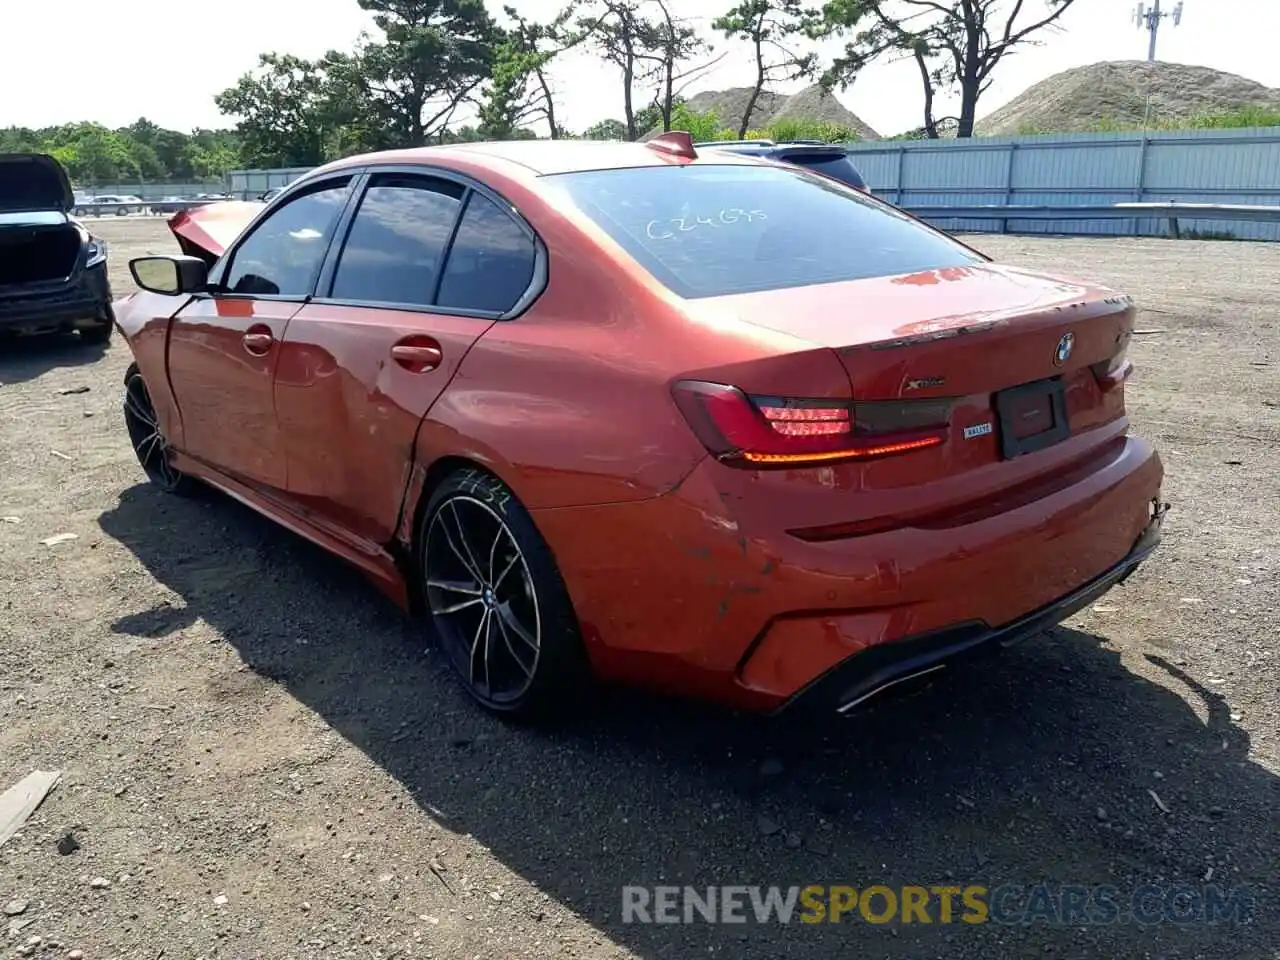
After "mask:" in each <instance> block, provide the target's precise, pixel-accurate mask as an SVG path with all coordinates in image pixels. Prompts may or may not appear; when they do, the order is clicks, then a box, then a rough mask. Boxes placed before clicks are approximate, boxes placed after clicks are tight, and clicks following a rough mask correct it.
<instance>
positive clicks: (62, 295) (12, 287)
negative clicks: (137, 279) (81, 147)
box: [0, 153, 115, 343]
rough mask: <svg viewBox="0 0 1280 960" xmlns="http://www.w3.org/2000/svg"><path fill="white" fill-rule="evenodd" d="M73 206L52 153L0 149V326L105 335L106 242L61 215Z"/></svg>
mask: <svg viewBox="0 0 1280 960" xmlns="http://www.w3.org/2000/svg"><path fill="white" fill-rule="evenodd" d="M74 206H75V196H74V195H73V194H72V192H71V182H70V181H69V180H68V179H67V173H66V171H65V170H63V169H62V166H61V165H60V164H59V163H58V161H57V160H55V159H53V157H50V156H46V155H45V154H39V153H0V334H4V333H43V332H53V331H66V330H78V331H80V339H81V340H84V341H85V342H87V343H105V342H106V341H107V340H108V339H110V337H111V329H112V327H113V326H114V324H115V317H114V315H113V314H112V311H111V285H110V283H108V281H107V246H106V244H105V243H104V242H103V241H102V240H100V239H98V238H97V237H94V236H93V235H92V234H90V233H89V231H88V230H86V229H85V227H84V225H83V224H81V223H80V222H79V221H77V220H74V219H72V218H71V217H70V216H69V215H68V211H69V210H71V209H72V208H73V207H74Z"/></svg>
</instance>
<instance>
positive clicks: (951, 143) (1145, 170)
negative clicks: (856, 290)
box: [227, 127, 1280, 240]
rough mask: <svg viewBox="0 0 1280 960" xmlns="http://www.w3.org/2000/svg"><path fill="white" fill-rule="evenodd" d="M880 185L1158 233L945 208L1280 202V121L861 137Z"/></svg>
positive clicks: (1158, 227)
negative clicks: (961, 136) (1231, 126)
mask: <svg viewBox="0 0 1280 960" xmlns="http://www.w3.org/2000/svg"><path fill="white" fill-rule="evenodd" d="M850 148H851V149H852V150H853V151H854V153H855V162H856V163H857V164H858V167H859V169H860V170H861V171H862V174H863V176H864V177H865V178H866V180H867V183H868V185H869V186H870V187H871V189H872V191H873V192H874V193H876V194H877V195H879V196H882V197H884V198H885V199H886V200H888V201H890V202H891V203H895V204H897V205H898V206H901V207H904V208H906V209H907V210H919V211H925V210H927V211H929V219H930V220H931V221H932V222H934V223H936V224H937V225H938V226H940V227H942V228H943V229H945V230H951V231H955V232H965V231H974V232H1009V233H1053V234H1093V235H1103V236H1155V235H1160V234H1163V233H1165V232H1167V231H1168V230H1169V227H1170V224H1169V221H1168V219H1167V218H1166V217H1161V216H1147V217H1136V216H1135V217H1133V218H1120V217H1117V216H1114V215H1113V216H1108V217H1107V218H1105V219H1096V220H1090V219H1082V218H1080V217H1078V216H1073V217H1070V218H1065V219H1053V218H1045V217H1037V218H1035V219H1028V218H1022V219H1019V218H998V219H997V218H980V219H973V218H971V219H958V218H943V217H939V216H938V213H939V210H938V208H940V207H970V208H972V207H975V206H989V205H1001V206H1013V207H1018V206H1021V207H1038V208H1045V207H1076V206H1082V207H1089V206H1093V207H1097V206H1101V205H1111V204H1117V203H1148V202H1165V203H1168V202H1175V203H1210V204H1246V205H1249V204H1269V205H1277V204H1280V127H1274V128H1265V129H1254V130H1176V131H1169V132H1149V133H1145V134H1143V133H1133V132H1129V133H1075V134H1047V135H1043V136H1028V137H991V138H985V137H984V138H976V139H971V140H893V141H885V140H879V141H868V142H864V143H854V144H850ZM306 172H307V171H306V169H305V168H294V169H281V170H237V171H233V172H232V173H229V174H228V175H227V178H228V186H229V189H230V191H231V193H232V194H233V195H235V196H239V197H243V198H245V199H253V198H254V197H257V196H258V195H260V194H262V193H263V192H265V191H266V190H269V189H271V188H272V187H279V186H284V185H285V184H287V183H289V182H291V181H292V180H295V179H297V178H298V177H299V176H301V175H302V174H304V173H306ZM1178 226H1179V228H1180V230H1181V232H1182V235H1183V236H1197V235H1213V236H1230V237H1237V238H1239V239H1245V240H1280V222H1275V221H1272V222H1265V221H1262V220H1259V221H1256V222H1241V221H1240V220H1239V219H1236V218H1233V219H1230V220H1214V219H1210V218H1198V217H1187V216H1180V217H1179V223H1178Z"/></svg>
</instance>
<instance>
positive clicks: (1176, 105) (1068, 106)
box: [975, 60, 1280, 136]
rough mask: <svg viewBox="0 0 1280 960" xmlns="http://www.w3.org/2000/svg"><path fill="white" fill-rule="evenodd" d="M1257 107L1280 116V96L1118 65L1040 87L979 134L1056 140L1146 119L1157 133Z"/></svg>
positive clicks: (1207, 71)
mask: <svg viewBox="0 0 1280 960" xmlns="http://www.w3.org/2000/svg"><path fill="white" fill-rule="evenodd" d="M1148 96H1149V97H1150V110H1149V112H1148V106H1147V98H1148ZM1251 106H1257V107H1264V108H1272V109H1280V90H1272V89H1271V88H1269V87H1264V86H1263V85H1262V84H1260V83H1255V82H1254V81H1252V80H1247V79H1245V78H1244V77H1238V76H1236V75H1235V74H1233V73H1223V72H1222V71H1221V70H1213V69H1211V68H1209V67H1196V66H1191V65H1190V64H1185V63H1159V62H1157V63H1148V62H1146V61H1144V60H1117V61H1110V62H1104V63H1094V64H1090V65H1088V66H1085V67H1075V68H1074V69H1071V70H1066V71H1063V72H1062V73H1057V74H1054V75H1053V76H1052V77H1049V78H1048V79H1047V80H1041V81H1040V82H1039V83H1037V84H1035V86H1032V87H1029V88H1028V89H1027V90H1025V91H1024V92H1023V93H1022V94H1020V95H1019V96H1017V97H1015V98H1014V99H1013V100H1011V101H1010V102H1009V103H1007V104H1005V105H1004V106H1003V107H1001V108H1000V109H999V110H997V111H995V112H994V113H992V114H991V115H990V116H988V117H984V118H983V119H981V120H979V121H978V123H977V125H976V129H975V133H977V134H978V135H980V136H1013V135H1015V134H1019V133H1029V132H1045V133H1056V132H1066V131H1072V130H1092V129H1096V128H1097V127H1098V126H1099V125H1100V124H1106V125H1111V124H1114V125H1116V126H1118V127H1122V128H1123V127H1141V126H1142V123H1143V117H1144V116H1146V118H1147V123H1148V124H1149V125H1150V126H1158V125H1162V124H1169V123H1176V122H1179V121H1187V120H1191V119H1194V118H1195V117H1201V116H1206V115H1213V114H1223V113H1230V112H1232V111H1234V110H1239V109H1240V108H1242V107H1251Z"/></svg>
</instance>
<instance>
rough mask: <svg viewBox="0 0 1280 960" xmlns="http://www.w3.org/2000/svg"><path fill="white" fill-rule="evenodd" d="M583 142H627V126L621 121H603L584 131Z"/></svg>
mask: <svg viewBox="0 0 1280 960" xmlns="http://www.w3.org/2000/svg"><path fill="white" fill-rule="evenodd" d="M582 139H583V140H625V139H627V125H626V124H625V123H623V122H622V121H621V120H613V119H609V120H601V121H599V122H598V123H593V124H592V125H591V126H589V127H587V129H586V130H584V131H582Z"/></svg>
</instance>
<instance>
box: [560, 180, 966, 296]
mask: <svg viewBox="0 0 1280 960" xmlns="http://www.w3.org/2000/svg"><path fill="white" fill-rule="evenodd" d="M544 179H545V181H546V182H547V183H548V184H549V185H551V186H557V187H558V188H559V189H560V190H562V191H563V192H564V193H565V194H566V195H567V196H568V199H569V200H570V201H571V202H572V203H574V204H575V205H576V206H577V207H578V208H579V209H581V210H582V211H583V212H584V213H585V214H586V215H587V216H589V217H590V218H591V219H592V220H594V221H595V222H596V223H597V224H599V225H600V227H601V228H602V229H603V230H604V231H605V232H606V233H608V234H609V235H610V236H611V237H612V238H613V239H614V240H615V241H616V242H617V243H618V244H619V245H620V246H621V247H622V248H623V249H624V250H626V251H627V252H628V253H629V254H630V255H631V256H632V257H633V258H635V260H636V261H638V262H639V263H640V264H641V265H642V266H644V267H645V269H647V270H648V271H649V272H650V273H652V274H653V275H654V276H655V277H656V278H658V279H659V280H660V281H661V282H662V283H664V284H665V285H666V286H668V287H669V288H670V289H671V290H672V291H674V292H675V293H676V294H677V295H679V296H682V297H688V298H694V297H715V296H722V295H726V294H735V293H750V292H753V291H758V290H777V289H783V288H787V287H802V286H805V285H808V284H819V283H836V282H839V281H843V280H859V279H864V278H867V277H887V276H895V275H898V274H906V273H916V272H918V271H924V270H937V269H941V268H943V267H959V266H967V265H971V264H975V263H982V262H983V260H982V258H981V257H979V256H978V255H977V254H975V253H974V252H972V251H971V250H969V249H968V248H966V247H964V246H961V245H960V244H959V243H957V242H955V241H954V240H952V239H950V238H949V237H947V236H946V235H945V234H943V233H941V232H939V231H937V230H933V229H931V228H930V227H927V226H925V225H924V224H922V223H920V222H919V221H917V220H913V219H911V218H910V217H908V216H907V215H906V214H904V213H902V212H900V211H898V210H895V209H894V208H893V207H890V206H887V205H884V204H881V203H878V202H877V201H875V200H873V199H872V198H871V197H868V196H867V195H866V194H865V193H861V192H860V191H857V190H855V189H853V188H852V187H847V186H845V185H843V184H840V183H836V182H834V181H831V180H827V179H825V178H823V177H818V176H816V175H814V174H812V173H809V172H808V171H806V170H804V169H802V168H800V167H795V166H785V167H784V166H776V167H774V166H755V165H751V166H748V165H742V166H737V165H733V166H729V165H710V164H708V165H701V164H697V165H688V166H674V165H673V166H661V167H657V166H654V167H633V168H628V169H621V170H598V171H591V172H584V173H566V174H557V175H555V176H549V177H546V178H544Z"/></svg>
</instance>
